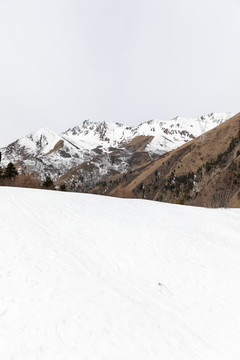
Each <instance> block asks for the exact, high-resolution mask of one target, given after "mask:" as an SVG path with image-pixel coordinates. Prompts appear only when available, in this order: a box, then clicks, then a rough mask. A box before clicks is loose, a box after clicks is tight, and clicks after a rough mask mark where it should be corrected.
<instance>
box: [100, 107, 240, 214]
mask: <svg viewBox="0 0 240 360" xmlns="http://www.w3.org/2000/svg"><path fill="white" fill-rule="evenodd" d="M93 192H94V193H100V194H102V193H104V194H108V195H112V196H121V197H134V198H144V199H152V200H158V201H167V202H172V203H185V204H192V205H200V206H209V207H218V206H231V207H240V113H239V114H237V115H235V116H234V117H232V118H231V119H229V120H228V121H226V122H225V123H223V124H221V125H219V126H218V127H216V128H214V129H212V130H210V131H209V132H207V133H206V134H205V135H204V137H203V136H202V137H201V136H200V137H198V138H196V139H194V140H192V141H191V142H188V143H187V144H185V145H183V146H181V147H180V148H178V149H176V150H173V151H171V152H170V153H168V154H165V155H163V156H161V157H158V158H157V159H155V160H152V161H151V162H149V161H148V162H147V163H145V164H141V166H139V167H138V168H135V169H134V171H132V172H131V173H128V174H124V175H122V176H120V177H119V178H118V179H117V181H116V180H114V181H113V180H112V179H110V178H109V179H108V181H107V182H106V184H104V189H103V188H102V186H101V185H100V186H98V187H97V188H95V189H94V191H93Z"/></svg>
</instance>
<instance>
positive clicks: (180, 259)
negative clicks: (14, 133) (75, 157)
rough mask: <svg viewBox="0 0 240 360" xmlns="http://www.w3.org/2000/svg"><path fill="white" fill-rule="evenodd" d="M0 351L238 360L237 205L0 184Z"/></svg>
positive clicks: (30, 355) (12, 355)
mask: <svg viewBox="0 0 240 360" xmlns="http://www.w3.org/2000/svg"><path fill="white" fill-rule="evenodd" d="M0 199H1V206H0V289H1V290H0V358H1V359H4V360H5V359H6V360H8V359H9V360H10V359H14V360H30V359H31V360H32V359H41V360H49V359H57V360H79V359H88V360H100V359H104V360H105V359H106V360H110V359H111V360H112V359H114V360H120V359H121V360H128V359H129V360H130V359H138V360H146V359H148V360H155V359H156V360H159V359H164V360H168V359H169V360H188V359H189V360H190V359H191V360H194V359H201V360H206V359H209V360H215V359H216V360H223V359H228V360H229V359H231V360H233V359H238V358H239V346H238V343H239V338H240V307H239V303H240V279H239V278H240V276H239V274H240V236H239V234H240V231H239V218H240V211H239V210H238V209H236V210H235V209H228V210H226V209H219V210H210V209H202V208H193V207H187V206H180V205H171V204H164V203H157V202H151V201H144V200H126V199H116V198H109V197H101V196H94V195H87V194H74V193H61V192H54V191H44V190H42V191H41V190H30V189H19V188H6V187H1V188H0Z"/></svg>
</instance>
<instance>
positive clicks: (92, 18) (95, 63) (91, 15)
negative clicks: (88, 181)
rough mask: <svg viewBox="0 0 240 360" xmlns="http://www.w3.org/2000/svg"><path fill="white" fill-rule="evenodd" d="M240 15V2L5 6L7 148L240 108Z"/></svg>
mask: <svg viewBox="0 0 240 360" xmlns="http://www.w3.org/2000/svg"><path fill="white" fill-rule="evenodd" d="M239 17H240V1H238V0H0V119H1V128H0V146H4V145H7V144H8V143H9V142H10V141H13V140H15V139H17V138H19V137H21V136H24V135H26V134H27V133H29V132H31V131H33V130H35V129H37V128H40V127H45V126H47V127H50V128H52V129H53V130H56V131H63V130H66V129H67V128H69V127H73V126H75V125H77V124H79V123H81V122H82V121H83V120H84V119H88V118H90V119H92V120H96V121H102V120H113V121H118V122H121V123H124V124H129V125H132V124H139V123H140V122H142V121H146V120H149V119H152V118H160V119H163V120H167V119H169V118H171V117H174V116H176V115H181V116H189V117H190V116H199V115H203V114H205V113H209V112H213V111H216V112H228V111H231V112H235V113H236V112H238V111H240V106H239V79H240V46H239V35H240V21H239Z"/></svg>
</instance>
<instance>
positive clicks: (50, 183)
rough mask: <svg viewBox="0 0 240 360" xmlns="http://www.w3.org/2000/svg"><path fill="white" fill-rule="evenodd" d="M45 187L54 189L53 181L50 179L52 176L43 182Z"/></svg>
mask: <svg viewBox="0 0 240 360" xmlns="http://www.w3.org/2000/svg"><path fill="white" fill-rule="evenodd" d="M43 187H45V188H51V187H52V188H53V181H52V179H51V178H50V176H46V179H45V181H44V182H43Z"/></svg>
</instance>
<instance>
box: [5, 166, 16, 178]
mask: <svg viewBox="0 0 240 360" xmlns="http://www.w3.org/2000/svg"><path fill="white" fill-rule="evenodd" d="M17 175H18V171H17V169H16V168H15V166H14V165H13V163H11V162H10V163H9V164H8V165H7V167H6V168H5V169H4V171H3V177H5V178H8V179H15V177H16V176H17Z"/></svg>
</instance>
